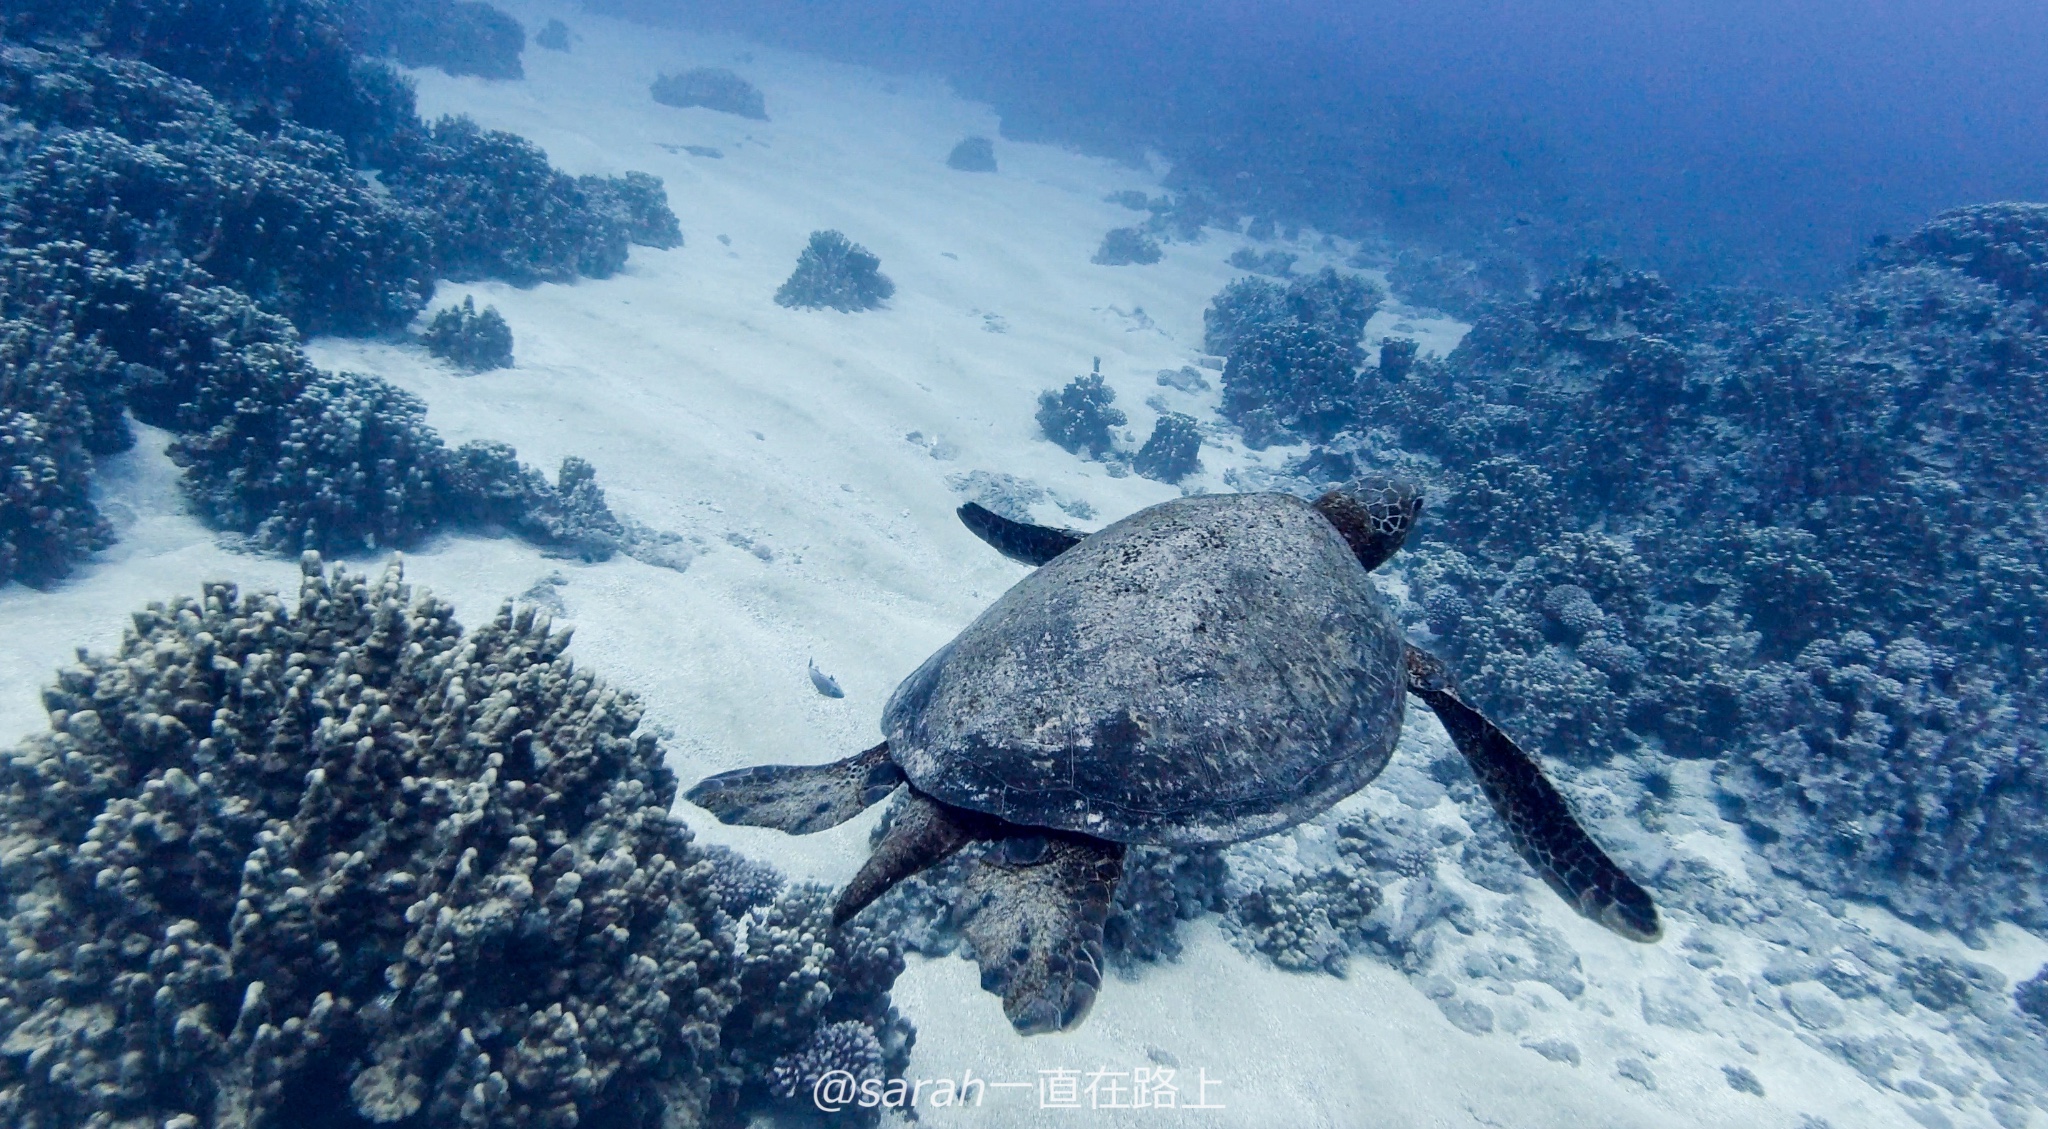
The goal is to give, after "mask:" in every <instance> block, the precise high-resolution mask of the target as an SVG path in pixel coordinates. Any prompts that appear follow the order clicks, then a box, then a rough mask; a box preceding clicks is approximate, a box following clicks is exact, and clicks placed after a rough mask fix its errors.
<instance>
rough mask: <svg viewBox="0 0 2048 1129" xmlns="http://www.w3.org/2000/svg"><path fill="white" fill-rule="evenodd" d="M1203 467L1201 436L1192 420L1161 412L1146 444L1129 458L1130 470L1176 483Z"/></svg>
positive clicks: (1178, 414)
mask: <svg viewBox="0 0 2048 1129" xmlns="http://www.w3.org/2000/svg"><path fill="white" fill-rule="evenodd" d="M1201 466H1202V433H1201V430H1200V429H1199V428H1197V427H1196V426H1195V418H1194V417H1193V416H1190V415H1185V414H1182V413H1180V412H1162V413H1161V414H1160V416H1159V421H1158V422H1157V423H1154V424H1153V425H1152V434H1151V435H1150V436H1149V437H1147V438H1146V440H1145V445H1144V446H1143V447H1140V448H1138V453H1137V454H1136V455H1134V456H1132V457H1131V469H1132V470H1135V471H1137V472H1138V473H1139V474H1140V475H1143V476H1144V477H1146V478H1152V479H1157V480H1158V481H1160V482H1169V483H1178V482H1179V481H1180V480H1181V479H1183V478H1186V477H1187V476H1188V475H1191V474H1193V473H1195V472H1196V471H1197V470H1200V469H1201Z"/></svg>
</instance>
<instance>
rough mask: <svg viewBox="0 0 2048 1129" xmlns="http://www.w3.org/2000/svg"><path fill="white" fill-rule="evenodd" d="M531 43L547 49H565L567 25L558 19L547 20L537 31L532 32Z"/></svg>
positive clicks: (567, 33) (566, 44) (567, 34)
mask: <svg viewBox="0 0 2048 1129" xmlns="http://www.w3.org/2000/svg"><path fill="white" fill-rule="evenodd" d="M533 45H534V46H535V47H539V48H542V49H544V50H548V51H567V50H568V49H569V25H568V24H565V23H563V22H562V21H560V20H554V19H551V20H549V21H548V22H547V23H545V24H543V25H542V26H541V29H540V30H539V31H537V32H534V33H533Z"/></svg>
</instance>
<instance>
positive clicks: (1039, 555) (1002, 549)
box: [953, 502, 1088, 568]
mask: <svg viewBox="0 0 2048 1129" xmlns="http://www.w3.org/2000/svg"><path fill="white" fill-rule="evenodd" d="M953 512H954V513H956V514H958V515H960V523H961V524H962V525H965V526H966V527H967V528H968V530H969V531H970V532H972V533H973V534H974V535H975V536H976V537H979V538H981V539H982V540H983V541H986V542H988V543H989V546H990V547H992V548H993V549H995V551H996V552H998V553H1001V554H1002V555H1004V556H1006V557H1008V558H1010V559H1011V560H1013V561H1016V562H1017V563H1018V564H1028V565H1031V566H1032V567H1034V568H1035V567H1037V566H1039V565H1042V564H1045V563H1046V562H1047V561H1050V560H1052V559H1053V558H1054V557H1057V556H1059V555H1060V554H1061V553H1064V552H1066V551H1067V550H1068V549H1071V548H1073V547H1074V546H1076V545H1079V544H1080V543H1081V540H1082V538H1084V537H1086V536H1088V535H1087V534H1085V533H1080V532H1076V531H1075V530H1072V529H1055V528H1053V527H1052V526H1050V525H1031V524H1028V523H1026V522H1021V521H1011V520H1010V519H1009V518H1006V517H1004V516H1003V515H1001V514H999V513H996V512H995V511H994V510H991V509H989V508H987V507H986V506H983V505H981V504H980V503H978V502H969V503H967V504H966V505H964V506H961V507H960V508H959V509H957V510H955V511H953Z"/></svg>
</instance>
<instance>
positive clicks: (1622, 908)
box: [1407, 647, 1664, 941]
mask: <svg viewBox="0 0 2048 1129" xmlns="http://www.w3.org/2000/svg"><path fill="white" fill-rule="evenodd" d="M1407 665H1408V690H1409V692H1410V693H1412V694H1414V695H1415V696H1416V697H1418V698H1421V699H1422V700H1423V701H1424V702H1427V703H1428V704H1429V708H1430V709H1432V710H1435V711H1436V716H1437V717H1438V719H1440V720H1441V721H1442V722H1443V723H1444V730H1445V731H1446V732H1448V733H1449V734H1450V735H1451V740H1452V741H1453V742H1456V744H1457V746H1458V751H1459V752H1461V753H1463V754H1465V759H1466V760H1467V761H1468V762H1470V763H1471V765H1472V774H1473V775H1474V776H1477V777H1478V778H1479V787H1480V788H1481V789H1482V790H1484V791H1485V792H1486V798H1487V799H1488V800H1489V801H1491V802H1492V803H1493V810H1494V811H1496V812H1499V813H1500V818H1501V821H1502V822H1504V823H1506V824H1507V827H1508V838H1509V840H1510V841H1512V842H1513V843H1514V845H1515V850H1516V851H1518V852H1520V853H1521V856H1522V857H1523V858H1524V859H1527V860H1528V862H1529V865H1530V866H1532V867H1534V868H1536V873H1537V875H1538V876H1539V877H1541V878H1542V879H1543V881H1544V883H1545V884H1547V885H1548V886H1549V887H1550V888H1551V889H1553V890H1555V891H1557V893H1558V896H1559V897H1562V898H1563V899H1564V900H1565V901H1566V902H1568V903H1570V904H1571V907H1572V908H1573V909H1575V910H1577V911H1578V912H1579V913H1580V915H1582V916H1584V917H1586V918H1589V919H1591V920H1593V921H1597V922H1599V923H1600V924H1601V925H1604V926H1606V927H1607V928H1609V929H1611V930H1613V931H1614V932H1616V933H1619V934H1621V935H1622V936H1624V937H1627V938H1628V939H1629V940H1631V941H1655V940H1656V939H1658V938H1659V937H1661V936H1663V935H1664V926H1663V924H1662V923H1661V922H1660V921H1659V920H1658V918H1657V905H1656V903H1655V902H1653V901H1651V899H1650V892H1649V891H1648V890H1645V889H1643V888H1642V887H1641V886H1639V885H1637V884H1636V882H1635V880H1634V879H1632V878H1630V877H1629V876H1628V875H1627V874H1625V873H1623V872H1622V869H1621V867H1619V866H1617V865H1615V862H1614V860H1613V859H1611V858H1608V857H1607V852H1605V851H1603V850H1601V849H1600V845H1599V844H1598V843H1595V842H1594V841H1593V837H1592V836H1590V835H1588V834H1586V829H1585V828H1584V827H1581V826H1580V825H1579V821H1578V820H1577V819H1576V818H1574V817H1573V815H1572V812H1571V808H1570V807H1568V806H1566V804H1565V802H1564V796H1563V795H1561V794H1559V792H1558V790H1557V787H1556V785H1553V784H1552V783H1551V782H1550V781H1549V780H1548V779H1547V778H1546V777H1545V776H1544V775H1543V770H1542V769H1541V768H1540V767H1538V766H1537V764H1536V762H1535V761H1534V760H1533V759H1531V758H1530V756H1529V754H1527V753H1525V752H1523V751H1522V750H1521V748H1520V747H1519V746H1517V745H1516V744H1515V743H1514V741H1513V740H1511V739H1510V738H1509V737H1508V735H1507V734H1505V733H1502V732H1501V731H1500V729H1499V727H1498V726H1496V725H1494V724H1493V722H1491V721H1488V720H1487V719H1486V715H1484V714H1482V713H1480V712H1479V711H1478V710H1475V709H1473V708H1472V707H1471V706H1469V705H1466V704H1465V701H1464V699H1462V698H1460V697H1458V693H1457V690H1456V688H1455V687H1453V686H1452V685H1451V680H1450V674H1449V672H1448V671H1446V670H1445V669H1444V665H1443V662H1442V660H1440V659H1438V658H1436V657H1435V656H1434V655H1431V654H1428V653H1427V652H1424V651H1421V650H1418V649H1417V648H1415V647H1410V648H1408V664H1407Z"/></svg>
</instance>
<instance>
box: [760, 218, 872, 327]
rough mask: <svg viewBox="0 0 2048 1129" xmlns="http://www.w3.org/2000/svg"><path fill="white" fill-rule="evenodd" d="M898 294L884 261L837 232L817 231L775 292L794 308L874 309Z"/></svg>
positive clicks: (782, 303) (780, 300)
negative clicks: (886, 271)
mask: <svg viewBox="0 0 2048 1129" xmlns="http://www.w3.org/2000/svg"><path fill="white" fill-rule="evenodd" d="M895 293H896V284H895V283H893V282H891V281H889V276H887V275H885V274H883V273H882V260H881V259H878V258H876V257H875V256H874V255H873V254H871V253H870V252H869V251H868V249H867V248H865V247H863V246H861V245H860V244H858V243H855V242H853V241H852V240H849V239H848V238H846V236H844V235H841V234H840V233H839V232H836V231H814V232H812V233H811V240H810V242H809V243H808V244H807V245H805V247H804V250H803V254H801V255H798V256H797V260H796V269H795V270H794V271H792V272H790V275H789V279H788V281H786V282H784V283H783V284H782V285H781V287H779V288H778V289H777V290H776V291H775V304H776V305H778V306H787V307H789V308H791V309H804V310H824V309H833V310H838V311H840V312H842V313H849V314H850V313H855V312H858V311H860V310H872V309H876V308H877V307H879V306H881V304H882V303H884V302H886V301H888V300H889V298H890V296H891V295H893V294H895Z"/></svg>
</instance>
